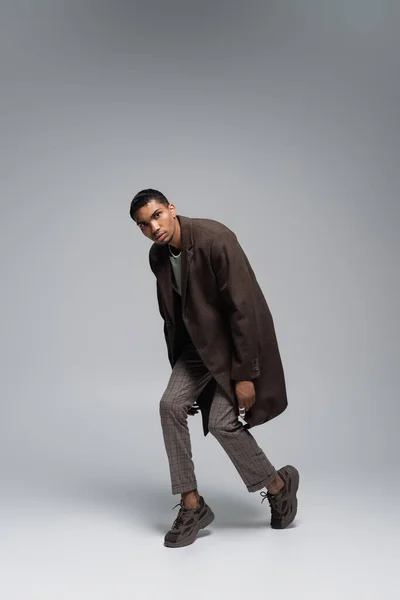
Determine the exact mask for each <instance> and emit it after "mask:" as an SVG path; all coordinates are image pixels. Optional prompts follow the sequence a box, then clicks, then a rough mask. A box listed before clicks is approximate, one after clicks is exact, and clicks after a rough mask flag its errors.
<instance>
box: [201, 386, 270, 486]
mask: <svg viewBox="0 0 400 600" xmlns="http://www.w3.org/2000/svg"><path fill="white" fill-rule="evenodd" d="M209 430H210V433H211V434H212V435H213V436H214V437H215V438H216V439H217V440H218V442H219V443H220V444H221V446H222V447H223V449H224V450H225V452H226V453H227V455H228V456H229V458H230V459H231V461H232V463H233V464H234V466H235V467H236V470H237V472H238V473H239V475H240V477H241V478H242V480H243V483H244V484H245V486H246V487H247V489H248V491H249V492H256V491H257V490H261V489H262V488H264V487H267V486H268V485H269V484H270V483H271V482H272V481H273V480H274V479H275V477H276V476H277V472H276V470H275V468H274V467H273V465H272V464H271V463H270V462H269V460H268V458H267V457H266V456H265V454H264V452H263V451H262V450H261V448H260V447H259V446H258V444H257V442H256V440H255V439H254V437H253V436H252V435H251V433H250V432H249V431H248V429H245V427H243V425H242V424H241V423H240V421H238V418H237V412H236V409H235V407H234V406H233V405H232V402H231V401H230V400H229V398H228V397H227V396H226V394H225V392H224V391H223V390H222V388H221V387H220V386H217V389H216V391H215V394H214V398H213V401H212V404H211V412H210V418H209Z"/></svg>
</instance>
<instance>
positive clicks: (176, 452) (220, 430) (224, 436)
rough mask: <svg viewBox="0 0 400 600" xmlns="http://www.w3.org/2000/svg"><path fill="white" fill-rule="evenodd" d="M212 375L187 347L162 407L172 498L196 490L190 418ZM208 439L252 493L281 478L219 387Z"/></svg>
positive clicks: (166, 391) (189, 347)
mask: <svg viewBox="0 0 400 600" xmlns="http://www.w3.org/2000/svg"><path fill="white" fill-rule="evenodd" d="M211 377H212V375H211V374H210V373H209V371H207V369H206V367H205V366H204V364H203V362H202V360H201V358H200V357H199V355H198V354H197V352H196V350H195V348H194V347H193V346H191V345H188V346H186V348H185V350H184V351H183V352H182V354H181V356H180V358H179V359H178V361H177V362H176V364H175V366H174V368H173V370H172V373H171V377H170V380H169V382H168V385H167V388H166V390H165V392H164V394H163V396H162V398H161V402H160V417H161V427H162V431H163V436H164V443H165V449H166V452H167V457H168V462H169V469H170V475H171V487H172V493H173V494H182V493H184V492H188V491H191V490H194V489H196V488H197V481H196V476H195V469H194V464H193V459H192V449H191V442H190V433H189V428H188V423H187V419H188V412H189V410H190V408H191V407H192V406H193V404H194V402H195V401H196V399H197V398H198V396H199V395H200V393H201V391H202V390H203V389H204V387H205V386H206V385H207V383H208V382H209V381H210V379H211ZM209 430H210V433H211V434H212V435H213V436H214V437H215V438H216V439H217V440H218V441H219V443H220V444H221V446H222V447H223V448H224V450H225V452H226V453H227V454H228V456H229V458H230V459H231V461H232V463H233V464H234V466H235V467H236V469H237V471H238V473H239V475H240V477H241V478H242V480H243V482H244V484H245V486H246V487H247V489H248V491H249V492H255V491H257V490H260V489H262V488H263V487H266V486H267V485H268V484H269V483H270V482H271V481H272V480H273V479H274V478H275V477H276V475H277V473H276V470H275V468H274V467H273V466H272V464H271V463H270V462H269V460H268V459H267V457H266V456H265V454H264V452H263V451H262V450H261V448H260V447H259V446H258V444H257V442H256V441H255V439H254V438H253V436H252V435H251V433H250V432H249V431H248V430H247V429H245V428H244V427H243V425H242V424H241V423H240V422H239V421H238V418H237V411H236V408H235V407H234V406H233V404H232V402H231V401H230V399H229V398H228V397H227V396H226V394H225V392H224V391H223V390H222V388H221V387H220V386H219V385H218V386H217V388H216V392H215V394H214V398H213V401H212V404H211V411H210V417H209Z"/></svg>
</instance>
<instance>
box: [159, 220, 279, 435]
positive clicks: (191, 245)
mask: <svg viewBox="0 0 400 600" xmlns="http://www.w3.org/2000/svg"><path fill="white" fill-rule="evenodd" d="M177 218H178V219H179V222H180V225H181V239H182V298H180V296H179V295H178V294H177V293H176V292H175V291H174V290H173V287H172V272H171V265H170V261H169V251H168V246H161V245H159V244H153V245H152V246H151V248H150V252H149V261H150V267H151V269H152V271H153V273H154V274H155V276H156V278H157V299H158V305H159V310H160V314H161V316H162V318H163V321H164V336H165V341H166V344H167V350H168V358H169V361H170V364H171V367H173V366H174V364H175V363H176V361H177V359H178V357H179V354H180V352H181V351H182V348H183V345H184V343H185V340H186V341H187V334H189V336H190V338H191V340H192V342H193V344H194V346H195V347H196V349H197V351H198V353H199V354H200V356H201V358H202V360H203V362H204V364H205V366H206V367H207V369H208V370H209V371H210V373H211V374H212V375H213V378H212V380H211V381H210V384H209V385H207V386H206V388H205V389H204V390H203V392H202V393H201V395H200V396H199V398H198V399H197V403H198V405H199V407H200V409H201V411H202V417H203V430H204V434H205V435H207V433H208V418H209V411H210V406H211V402H212V396H213V393H214V390H215V387H216V382H217V383H219V384H220V386H221V387H222V388H223V390H224V391H225V392H226V394H227V395H228V397H229V398H230V400H231V401H232V403H233V404H234V405H235V406H237V400H236V397H235V387H234V383H235V381H249V380H252V381H253V382H254V387H255V392H256V401H255V403H254V405H253V406H252V408H251V409H250V410H249V411H248V412H247V413H246V422H247V427H248V428H251V427H253V426H255V425H261V424H262V423H265V422H266V421H269V420H270V419H273V418H274V417H276V416H278V415H279V414H281V413H282V412H283V411H284V410H285V408H286V407H287V397H286V385H285V377H284V372H283V368H282V362H281V357H280V353H279V349H278V343H277V339H276V335H275V328H274V323H273V319H272V316H271V313H270V310H269V308H268V305H267V302H266V300H265V298H264V295H263V293H262V291H261V288H260V286H259V284H258V282H257V279H256V277H255V274H254V272H253V270H252V268H251V266H250V263H249V261H248V259H247V257H246V255H245V253H244V251H243V249H242V248H241V246H240V244H239V242H238V240H237V237H236V235H235V234H234V233H233V232H232V231H231V230H230V229H229V228H228V227H226V226H225V225H223V224H222V223H219V222H217V221H214V220H212V219H195V218H189V217H184V216H182V215H177ZM195 400H196V399H195V398H194V399H193V401H195Z"/></svg>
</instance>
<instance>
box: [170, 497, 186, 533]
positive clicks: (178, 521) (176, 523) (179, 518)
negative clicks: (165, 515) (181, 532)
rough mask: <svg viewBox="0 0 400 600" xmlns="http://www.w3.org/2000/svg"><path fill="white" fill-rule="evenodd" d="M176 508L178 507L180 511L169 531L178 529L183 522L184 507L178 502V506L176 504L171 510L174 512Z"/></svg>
mask: <svg viewBox="0 0 400 600" xmlns="http://www.w3.org/2000/svg"><path fill="white" fill-rule="evenodd" d="M178 506H180V510H179V512H178V515H177V517H176V519H175V521H174V522H173V524H172V527H171V529H179V527H180V526H181V525H183V522H184V515H185V507H184V505H183V503H182V502H178V504H176V505H175V506H174V508H173V509H172V510H175V508H177V507H178Z"/></svg>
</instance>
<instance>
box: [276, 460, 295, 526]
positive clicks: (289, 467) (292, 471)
mask: <svg viewBox="0 0 400 600" xmlns="http://www.w3.org/2000/svg"><path fill="white" fill-rule="evenodd" d="M279 471H286V473H289V475H290V479H291V484H292V489H291V497H292V499H293V503H292V512H291V513H290V517H289V518H288V519H287V520H286V521H285V522H284V523H283V524H279V525H275V524H274V525H272V523H271V527H272V529H286V527H289V525H291V524H292V523H293V521H294V520H295V518H296V515H297V504H298V503H297V490H298V489H299V483H300V474H299V472H298V470H297V469H296V468H295V467H292V465H287V466H286V467H283V468H282V469H279ZM279 471H278V473H279Z"/></svg>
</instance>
